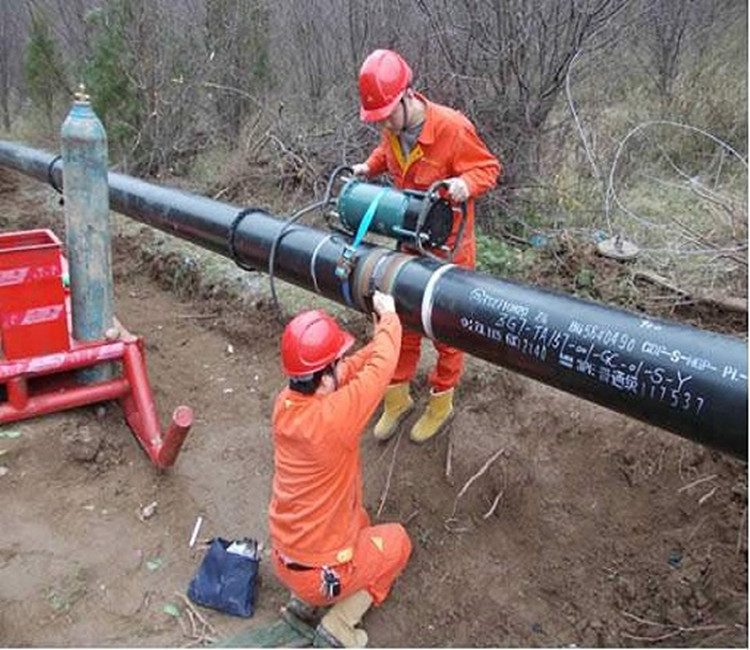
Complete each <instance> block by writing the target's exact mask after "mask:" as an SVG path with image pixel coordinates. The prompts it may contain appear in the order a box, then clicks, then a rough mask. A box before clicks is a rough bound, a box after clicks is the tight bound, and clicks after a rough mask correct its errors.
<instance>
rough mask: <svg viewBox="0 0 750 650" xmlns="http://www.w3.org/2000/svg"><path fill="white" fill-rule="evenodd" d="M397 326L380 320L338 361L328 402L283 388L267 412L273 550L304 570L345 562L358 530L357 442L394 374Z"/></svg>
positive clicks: (362, 519) (388, 318) (361, 518)
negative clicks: (360, 345) (271, 462)
mask: <svg viewBox="0 0 750 650" xmlns="http://www.w3.org/2000/svg"><path fill="white" fill-rule="evenodd" d="M400 346H401V322H400V321H399V318H398V316H397V315H396V314H384V315H383V316H382V317H381V318H380V321H379V322H378V324H377V326H376V328H375V333H374V335H373V339H372V341H370V343H369V344H367V345H366V346H365V347H363V348H362V349H361V350H359V351H358V352H356V353H355V354H352V355H350V356H348V357H346V358H344V359H343V360H342V361H341V362H340V363H339V364H338V368H337V373H338V375H337V376H338V381H339V387H338V389H337V390H336V391H334V392H333V393H330V394H328V395H303V394H302V393H299V392H297V391H293V390H290V389H289V388H285V389H284V390H282V391H281V393H280V394H279V396H278V397H277V398H276V402H275V405H274V410H273V440H274V476H273V488H272V495H271V504H270V506H269V510H268V516H269V524H270V531H271V542H272V545H273V548H274V549H276V550H277V551H279V552H280V553H281V554H282V555H283V556H285V557H286V558H287V559H288V560H292V561H295V562H298V563H300V564H306V565H311V566H324V565H335V564H343V563H344V562H348V561H349V560H351V558H352V555H353V551H354V543H355V541H356V539H357V534H358V532H359V531H360V529H361V528H363V527H364V526H367V525H369V517H368V516H367V513H366V511H365V509H364V507H363V505H362V470H361V466H360V458H359V439H360V437H361V436H362V433H363V431H364V429H365V427H366V425H367V422H368V420H369V419H370V418H371V417H372V414H373V413H374V412H375V409H376V408H377V407H378V404H380V401H381V400H382V399H383V395H384V393H385V391H386V388H387V387H388V384H389V382H390V380H391V376H392V375H393V372H394V370H395V368H396V362H397V360H398V353H399V348H400Z"/></svg>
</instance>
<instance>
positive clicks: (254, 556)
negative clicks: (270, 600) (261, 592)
mask: <svg viewBox="0 0 750 650" xmlns="http://www.w3.org/2000/svg"><path fill="white" fill-rule="evenodd" d="M227 549H230V550H227ZM259 562H260V554H259V552H258V543H257V542H256V541H255V540H251V539H248V538H245V539H243V540H238V541H236V542H228V541H227V540H225V539H222V538H220V537H215V538H214V539H212V540H211V543H210V545H209V547H208V551H206V555H205V557H204V558H203V561H202V562H201V565H200V567H198V571H197V572H196V574H195V575H194V576H193V579H192V580H191V581H190V586H189V587H188V592H187V595H188V597H189V598H190V600H192V601H193V602H194V603H197V604H198V605H203V606H204V607H211V608H212V609H218V610H219V611H221V612H224V613H225V614H232V615H233V616H245V617H249V616H252V615H253V607H254V605H255V583H256V579H257V577H258V564H259Z"/></svg>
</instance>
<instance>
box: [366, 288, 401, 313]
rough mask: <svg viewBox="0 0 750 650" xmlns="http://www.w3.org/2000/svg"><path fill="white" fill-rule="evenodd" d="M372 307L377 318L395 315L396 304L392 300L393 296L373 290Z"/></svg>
mask: <svg viewBox="0 0 750 650" xmlns="http://www.w3.org/2000/svg"><path fill="white" fill-rule="evenodd" d="M372 307H373V309H374V310H375V313H376V314H377V315H378V316H382V315H383V314H395V313H396V303H395V302H394V300H393V296H392V295H391V294H389V293H383V292H382V291H378V290H377V289H376V290H375V293H374V294H372Z"/></svg>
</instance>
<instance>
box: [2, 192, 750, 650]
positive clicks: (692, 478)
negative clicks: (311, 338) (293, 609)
mask: <svg viewBox="0 0 750 650" xmlns="http://www.w3.org/2000/svg"><path fill="white" fill-rule="evenodd" d="M2 189H4V191H0V228H2V229H4V230H7V229H20V228H29V227H38V226H53V227H54V229H55V230H57V232H58V233H59V234H62V228H61V225H62V223H63V219H62V209H61V208H60V207H59V205H57V203H56V201H55V199H54V196H53V195H52V193H51V191H50V190H49V189H48V188H45V187H43V186H42V185H41V184H39V183H36V182H35V181H31V180H28V179H27V180H24V179H22V178H20V177H19V178H18V179H14V181H13V182H12V183H7V182H6V183H5V184H4V185H3V188H0V190H2ZM135 232H136V234H135V235H130V234H126V233H125V232H124V231H119V230H118V231H117V233H116V237H115V240H114V272H115V291H116V302H117V314H118V317H119V318H120V320H121V321H122V322H123V323H124V324H125V326H126V327H128V329H130V330H131V331H132V332H133V333H136V334H138V335H140V336H143V337H144V339H145V341H146V361H147V364H148V370H149V374H150V380H151V385H152V388H153V392H154V397H155V401H156V404H157V408H158V410H159V412H160V415H161V418H162V422H166V421H167V418H168V416H169V414H170V413H171V411H172V409H174V408H175V407H176V406H177V405H178V404H188V405H190V406H191V407H192V408H193V409H194V411H195V414H196V422H195V425H194V427H193V429H192V431H191V432H190V434H189V436H188V438H187V441H186V444H185V446H184V448H183V451H182V452H181V454H180V456H179V458H178V460H177V463H176V464H175V466H174V467H173V468H172V469H170V470H168V471H164V472H161V471H158V470H156V469H155V468H154V467H153V466H152V465H151V463H150V461H149V460H148V457H147V456H146V454H145V453H144V452H143V451H142V450H141V448H140V447H139V445H138V443H137V441H136V439H135V437H134V436H133V435H132V434H131V432H130V430H129V429H128V427H127V426H126V425H125V423H124V419H123V417H122V414H121V411H120V409H119V407H118V406H117V405H116V404H110V405H107V406H106V407H102V406H99V407H96V406H91V407H84V408H80V409H76V410H73V411H68V412H64V413H59V414H55V415H50V416H46V417H42V418H38V419H33V420H28V421H25V422H20V423H14V424H9V425H5V426H3V427H1V428H0V503H1V504H2V505H1V506H0V513H1V514H0V645H3V646H30V647H31V646H33V647H38V646H48V647H49V646H58V647H59V646H99V647H102V646H129V647H133V646H161V647H181V646H188V645H196V644H202V643H205V642H206V641H207V640H208V639H209V637H213V638H228V637H231V636H233V635H236V634H238V633H240V632H243V631H245V630H246V629H248V627H250V626H256V625H261V624H263V623H266V622H269V621H271V620H273V619H274V618H275V616H276V614H277V612H278V610H279V607H280V606H281V605H282V604H283V602H284V601H285V599H286V596H287V594H286V592H285V591H284V589H283V588H282V587H281V586H280V584H279V583H278V582H277V581H276V579H275V578H274V576H273V573H272V571H271V566H270V562H269V561H268V558H267V557H266V558H265V559H264V561H263V562H261V577H262V582H261V585H260V589H259V594H258V602H257V611H256V614H255V616H254V617H253V618H252V619H241V618H233V617H229V616H225V615H222V614H219V613H217V612H214V611H212V610H207V609H199V610H198V611H199V612H200V614H201V616H202V617H203V618H204V619H205V621H206V623H208V624H209V625H210V628H209V627H208V626H206V625H203V624H201V623H200V622H198V621H197V620H194V619H193V618H191V611H190V610H189V609H188V608H187V606H186V604H185V601H184V600H183V598H184V596H183V595H184V594H185V591H186V588H187V585H188V582H189V581H190V578H191V577H192V575H193V573H194V571H195V569H196V568H197V566H198V564H199V562H200V559H201V557H202V553H203V551H202V550H200V549H198V548H193V549H191V548H189V546H188V541H189V538H190V535H191V532H192V530H193V526H194V524H195V521H196V518H197V517H198V516H199V515H200V516H202V517H203V518H204V523H203V526H202V529H201V534H200V537H201V538H208V537H212V536H221V537H225V538H228V539H229V538H237V537H243V536H250V537H255V538H257V539H259V540H261V541H263V542H264V543H266V545H267V543H268V526H267V523H266V505H267V502H268V498H269V489H270V482H271V473H272V447H271V433H270V428H269V419H270V412H271V406H272V402H273V398H274V396H275V394H276V392H277V391H278V390H279V389H280V387H281V386H282V385H283V377H282V375H281V371H280V367H279V360H278V353H279V348H278V339H279V335H280V333H281V325H280V324H279V322H278V321H277V320H276V319H275V318H274V317H273V315H272V314H271V313H270V312H269V310H268V309H267V308H265V307H264V305H263V301H262V300H259V301H258V304H257V309H248V310H245V311H241V310H239V309H237V308H235V307H236V304H237V303H236V302H235V301H232V300H230V299H229V298H228V297H227V296H226V295H224V293H223V292H222V291H218V290H214V291H213V292H211V291H208V290H198V289H194V290H191V289H188V290H185V285H184V284H181V285H180V287H181V290H180V291H169V290H167V289H168V288H170V286H176V285H175V282H176V280H175V276H174V273H172V274H171V275H170V269H171V268H172V267H171V266H170V264H169V261H170V260H174V259H176V258H175V256H174V255H171V254H169V255H168V254H166V253H165V254H164V255H162V254H161V253H159V250H160V249H159V248H158V247H157V248H156V249H155V248H154V245H152V246H151V248H150V249H149V242H150V241H151V242H152V244H153V241H152V239H151V235H150V234H149V232H148V231H147V230H146V229H140V230H138V229H136V231H135ZM198 271H200V269H198ZM259 278H260V279H259V280H258V282H261V281H262V282H264V283H265V282H267V278H265V276H259ZM279 284H281V283H279ZM214 289H215V287H214ZM277 289H278V291H279V293H280V297H281V299H282V301H284V300H285V299H286V296H287V293H286V290H285V287H284V286H283V285H282V286H279V287H277ZM246 290H247V289H246ZM246 303H249V304H251V305H252V304H253V298H252V296H250V297H249V298H248V297H247V296H246ZM358 319H359V320H358ZM351 323H352V324H353V326H354V327H355V329H357V330H358V332H359V333H360V334H361V333H363V332H364V331H365V328H366V324H365V320H364V317H361V318H360V316H359V315H355V316H353V317H352V321H351ZM429 361H430V356H429V354H427V353H426V355H425V359H424V361H423V364H422V367H421V372H420V375H419V378H418V382H417V383H418V386H417V388H418V394H419V395H420V396H421V399H422V400H424V397H425V394H426V389H425V386H424V381H425V371H426V370H427V368H428V363H429ZM456 403H457V406H458V409H457V414H456V417H455V420H454V423H453V425H452V427H451V428H450V429H449V430H448V431H447V432H446V433H445V434H443V435H441V436H440V437H438V438H437V439H436V440H433V441H431V442H429V443H428V444H426V445H424V446H417V445H414V444H412V443H410V442H409V440H408V437H407V436H406V435H403V436H401V437H397V438H395V439H393V440H391V441H390V442H389V443H387V444H385V445H381V444H378V443H376V442H375V441H374V440H373V439H372V437H371V436H369V435H366V436H365V438H364V440H363V442H362V453H363V458H364V467H365V498H366V503H367V506H368V509H369V511H370V513H371V514H372V516H373V519H374V520H376V521H401V522H403V523H405V525H406V528H407V529H408V531H409V534H410V536H411V538H412V540H413V543H414V552H413V555H412V558H411V560H410V563H409V565H408V566H407V569H406V571H405V573H404V574H403V576H402V577H401V578H400V579H399V580H398V582H397V583H396V585H395V587H394V590H393V592H392V595H391V597H390V598H389V599H388V600H387V601H386V603H385V604H384V605H383V606H382V607H381V608H379V609H376V610H373V611H371V612H370V613H369V614H368V615H367V617H366V619H365V627H366V629H367V631H368V633H369V635H370V644H371V645H372V646H380V647H427V646H433V647H435V646H441V647H445V646H463V647H551V646H554V647H581V646H588V647H592V646H599V647H602V646H606V647H652V646H667V647H747V645H748V637H747V612H748V598H747V593H748V583H747V575H748V574H747V539H748V537H747V467H746V464H744V463H741V462H739V461H737V460H735V459H733V458H730V457H728V456H725V455H722V454H720V453H718V452H713V451H710V450H708V449H706V448H703V447H701V446H699V445H697V444H695V443H692V442H690V441H688V440H683V439H682V438H680V437H678V436H675V435H673V434H671V433H667V432H664V431H662V430H659V429H656V428H653V427H650V426H647V425H644V424H643V423H640V422H638V421H635V420H632V419H629V418H627V417H625V416H621V415H619V414H616V413H614V412H611V411H609V410H607V409H604V408H602V407H599V406H597V405H595V404H592V403H589V402H586V401H583V400H581V399H578V398H576V397H572V396H570V395H568V394H566V393H563V392H560V391H558V390H555V389H552V388H550V387H547V386H545V385H543V384H541V383H538V382H535V381H533V380H530V379H527V378H524V377H521V376H519V375H516V374H514V373H512V372H510V371H506V370H504V369H502V368H498V367H495V366H492V365H490V364H487V363H485V362H482V361H479V360H476V359H470V361H469V364H468V369H467V372H466V376H465V380H464V381H463V383H462V384H461V386H460V389H459V391H458V394H457V399H456ZM493 457H494V460H493V461H492V462H491V463H490V464H489V467H488V469H487V470H486V471H485V472H483V473H480V469H481V468H482V466H483V465H484V464H485V463H486V462H488V461H489V460H490V459H492V458H493ZM448 458H450V463H448V462H447V461H448ZM153 502H156V503H157V506H156V511H155V513H154V514H153V516H151V517H150V518H147V519H143V520H142V519H141V518H140V517H139V513H140V512H141V510H142V509H143V508H144V507H145V506H147V505H149V504H151V503H153ZM169 605H176V606H177V607H178V610H174V609H172V608H171V607H169ZM165 608H166V610H167V611H165ZM177 611H179V616H175V615H174V614H176V613H177ZM170 612H171V613H170Z"/></svg>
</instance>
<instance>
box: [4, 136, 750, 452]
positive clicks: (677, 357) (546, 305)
mask: <svg viewBox="0 0 750 650" xmlns="http://www.w3.org/2000/svg"><path fill="white" fill-rule="evenodd" d="M52 161H53V157H52V155H50V154H45V153H43V152H39V151H35V150H31V149H27V148H25V147H21V146H19V145H15V144H12V143H7V142H2V141H0V165H3V166H6V167H10V168H12V169H15V170H17V171H21V172H23V173H26V174H27V175H30V176H33V177H35V178H37V179H39V180H41V181H47V170H48V168H51V171H52V176H53V178H54V180H55V182H57V183H60V174H59V169H58V167H59V165H57V164H53V165H51V163H52ZM109 187H110V205H111V206H112V208H113V209H114V210H116V211H117V212H120V213H122V214H125V215H127V216H130V217H132V218H134V219H136V220H137V221H140V222H142V223H146V224H148V225H150V226H153V227H155V228H157V229H159V230H162V231H164V232H167V233H169V234H172V235H175V236H176V237H180V238H182V239H185V240H187V241H191V242H193V243H195V244H198V245H200V246H202V247H204V248H207V249H209V250H212V251H214V252H216V253H219V254H221V255H224V256H227V257H230V256H231V251H230V248H229V232H230V226H231V224H232V222H233V221H234V219H235V217H236V216H237V215H238V213H239V211H240V208H239V207H238V206H234V205H231V204H228V203H223V202H219V201H213V200H211V199H207V198H205V197H200V196H196V195H192V194H189V193H186V192H183V191H180V190H175V189H170V188H167V187H160V186H156V185H153V184H150V183H147V182H145V181H141V180H137V179H134V178H131V177H128V176H124V175H120V174H113V173H110V174H109ZM276 240H278V248H277V250H276V256H275V274H276V275H277V276H278V277H279V278H281V279H283V280H286V281H288V282H291V283H293V284H296V285H298V286H300V287H303V288H305V289H308V290H311V291H317V292H318V293H320V294H321V295H323V296H325V297H327V298H330V299H332V300H335V301H337V302H339V303H342V304H345V305H348V306H350V307H352V308H354V309H357V310H359V311H365V312H366V311H368V305H369V303H368V298H367V289H368V288H369V287H370V286H371V285H372V284H374V285H375V286H378V287H380V288H381V289H386V290H390V291H391V292H392V293H393V295H394V297H395V299H396V306H397V310H398V313H399V315H400V317H401V319H402V321H403V323H404V325H405V326H406V327H411V328H412V329H416V330H419V331H421V332H423V333H426V334H428V335H429V336H432V337H434V338H435V339H437V340H440V341H442V342H445V343H448V344H450V345H453V346H455V347H457V348H460V349H462V350H464V351H466V352H468V353H470V354H472V355H474V356H477V357H479V358H482V359H485V360H486V361H489V362H490V363H493V364H496V365H500V366H504V367H507V368H510V369H511V370H514V371H516V372H519V373H521V374H524V375H526V376H529V377H532V378H533V379H536V380H538V381H541V382H543V383H546V384H549V385H551V386H555V387H557V388H560V389H562V390H565V391H567V392H569V393H572V394H574V395H578V396H579V397H582V398H583V399H586V400H590V401H593V402H596V403H598V404H601V405H603V406H606V407H608V408H611V409H613V410H616V411H618V412H621V413H624V414H626V415H629V416H631V417H634V418H637V419H640V420H643V421H644V422H648V423H649V424H653V425H656V426H659V427H662V428H664V429H666V430H668V431H671V432H673V433H676V434H678V435H681V436H683V437H685V438H688V439H691V440H694V441H696V442H699V443H702V444H705V445H708V446H710V447H713V448H716V449H720V450H722V451H725V452H728V453H730V454H733V455H734V456H737V457H739V458H742V459H745V460H746V459H747V419H748V417H747V413H748V409H747V343H746V342H745V341H743V340H741V339H738V338H735V337H731V336H725V335H721V334H716V333H713V332H707V331H704V330H699V329H696V328H692V327H689V326H686V325H682V324H678V323H673V322H668V321H665V320H661V319H654V318H651V317H649V316H646V315H642V314H635V313H631V312H627V311H625V310H622V309H617V308H613V307H609V306H605V305H601V304H596V303H592V302H587V301H584V300H580V299H577V298H573V297H571V296H567V295H564V294H560V293H555V292H551V291H546V290H542V289H539V288H536V287H530V286H526V285H522V284H518V283H513V282H508V281H505V280H501V279H499V278H496V277H494V276H490V275H486V274H483V273H478V272H473V271H468V270H465V269H461V268H458V267H454V266H452V265H446V264H441V263H439V262H437V261H435V260H432V259H427V258H417V257H411V256H407V255H402V254H399V253H393V252H389V251H386V250H385V249H382V248H377V247H374V246H371V245H369V244H362V245H360V246H359V247H358V249H357V253H356V261H355V269H354V272H353V274H352V275H351V276H350V278H348V279H347V280H346V281H345V282H343V283H342V282H341V281H339V280H338V278H336V276H335V273H334V271H335V268H336V263H337V261H338V259H339V257H340V255H341V253H342V251H343V248H344V245H345V243H346V242H344V241H343V240H342V239H341V238H340V237H338V236H332V235H331V234H330V233H327V232H323V231H320V230H316V229H313V228H308V227H306V226H301V225H297V224H294V225H291V226H290V225H289V224H286V223H285V222H284V221H283V220H280V219H277V218H274V217H273V216H271V215H268V214H266V213H264V212H262V211H260V210H258V211H251V212H249V214H247V215H246V217H245V218H243V220H242V221H241V223H240V224H239V225H238V227H237V230H236V235H235V251H236V254H237V259H238V261H240V262H242V263H243V264H245V265H250V266H255V267H256V268H260V269H264V268H267V267H268V263H269V258H270V254H271V249H272V247H273V246H274V242H275V241H276Z"/></svg>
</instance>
